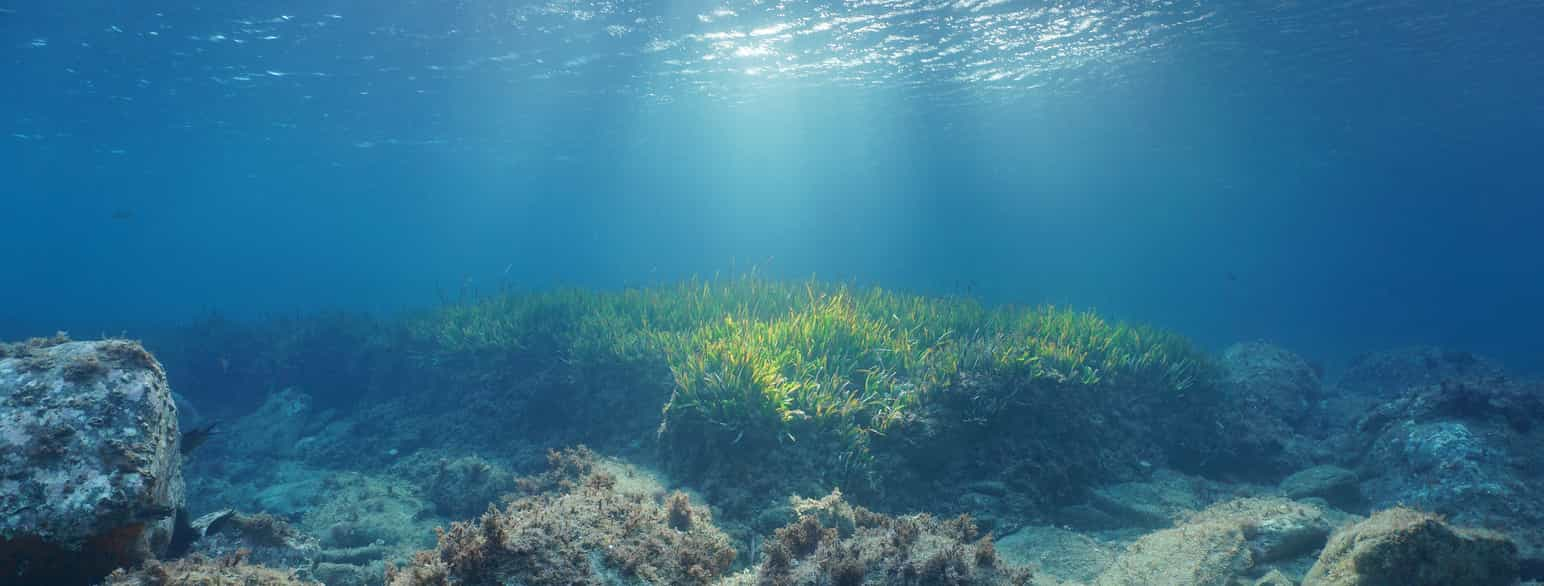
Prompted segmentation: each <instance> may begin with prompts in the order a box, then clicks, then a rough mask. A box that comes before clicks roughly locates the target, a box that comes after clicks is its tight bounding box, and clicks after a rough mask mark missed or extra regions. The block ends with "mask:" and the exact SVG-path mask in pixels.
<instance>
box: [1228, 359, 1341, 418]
mask: <svg viewBox="0 0 1544 586" xmlns="http://www.w3.org/2000/svg"><path fill="white" fill-rule="evenodd" d="M1222 363H1223V367H1224V369H1225V371H1226V377H1225V379H1224V380H1225V381H1226V384H1227V388H1228V392H1229V393H1230V394H1231V395H1232V399H1233V400H1235V401H1239V402H1241V403H1243V404H1244V405H1247V406H1248V407H1249V408H1251V409H1253V410H1256V411H1259V412H1261V413H1265V414H1270V415H1274V416H1276V417H1279V418H1281V419H1282V420H1283V421H1286V422H1288V423H1297V422H1301V421H1302V420H1303V419H1305V418H1307V417H1308V415H1309V411H1310V409H1312V408H1313V405H1314V403H1315V402H1317V401H1318V400H1319V399H1320V397H1321V395H1322V394H1323V389H1321V388H1320V382H1319V375H1318V373H1317V372H1315V370H1314V368H1313V367H1312V366H1310V365H1309V364H1308V362H1307V361H1305V360H1303V359H1302V357H1300V356H1298V355H1296V354H1293V353H1292V352H1289V351H1287V350H1285V349H1283V348H1279V347H1277V346H1273V345H1271V344H1267V343H1265V342H1245V343H1241V344H1234V345H1232V346H1230V347H1228V349H1227V350H1226V351H1224V352H1223V355H1222Z"/></svg>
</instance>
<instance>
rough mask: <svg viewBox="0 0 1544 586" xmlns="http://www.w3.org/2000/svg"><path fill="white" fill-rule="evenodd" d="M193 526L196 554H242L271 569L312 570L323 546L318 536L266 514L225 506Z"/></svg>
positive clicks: (220, 556)
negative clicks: (241, 510)
mask: <svg viewBox="0 0 1544 586" xmlns="http://www.w3.org/2000/svg"><path fill="white" fill-rule="evenodd" d="M190 529H191V530H190V531H189V533H191V534H192V535H191V537H192V538H196V541H194V542H193V543H192V545H191V551H192V553H193V554H194V555H200V556H203V557H205V558H208V559H231V558H233V557H237V556H240V557H241V558H242V559H244V560H245V561H247V562H250V563H253V564H258V565H262V566H266V567H270V568H277V569H295V570H300V569H309V568H310V567H311V566H312V565H313V564H314V563H315V562H316V558H317V555H318V553H319V551H320V549H321V548H320V546H319V545H318V544H317V539H316V538H315V537H313V536H311V535H307V534H305V533H302V532H300V531H299V530H298V529H296V528H294V527H292V526H291V525H290V524H289V522H287V521H285V520H283V519H280V518H278V517H275V516H273V515H269V514H266V513H256V514H245V513H240V512H237V511H235V510H233V509H224V510H220V511H215V512H213V513H209V514H207V515H204V516H202V517H199V518H198V519H195V520H194V521H193V522H192V523H191V527H190Z"/></svg>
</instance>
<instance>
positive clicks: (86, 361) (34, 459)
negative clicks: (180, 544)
mask: <svg viewBox="0 0 1544 586" xmlns="http://www.w3.org/2000/svg"><path fill="white" fill-rule="evenodd" d="M0 356H5V358H0V576H4V577H6V578H8V579H18V580H21V581H22V582H23V583H79V582H86V581H91V580H96V579H100V578H102V577H103V576H106V575H107V574H108V573H109V572H111V571H112V570H113V569H114V568H116V567H120V566H132V565H136V564H138V563H140V562H142V561H144V560H146V559H150V558H152V557H155V556H156V555H159V554H160V553H161V552H163V551H164V550H165V549H166V547H167V545H168V544H169V543H170V541H171V537H172V531H173V528H174V519H175V516H176V513H177V511H178V510H179V509H181V508H182V506H183V483H182V468H181V457H180V455H179V453H178V440H179V438H178V427H177V409H176V407H175V404H174V403H173V400H172V396H171V390H170V389H169V388H168V387H167V383H166V374H165V373H164V372H162V370H161V366H160V364H159V363H157V362H156V360H155V358H154V357H152V356H151V355H150V354H149V353H147V352H145V350H144V349H143V348H141V347H140V345H139V344H138V343H135V342H129V341H124V340H106V341H99V342H69V341H68V340H67V339H66V338H64V337H62V336H60V337H57V338H55V339H50V340H34V341H32V342H29V343H25V344H17V345H11V346H7V347H6V350H5V351H4V352H0Z"/></svg>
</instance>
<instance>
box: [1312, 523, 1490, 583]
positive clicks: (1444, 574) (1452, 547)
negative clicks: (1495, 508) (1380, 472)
mask: <svg viewBox="0 0 1544 586" xmlns="http://www.w3.org/2000/svg"><path fill="white" fill-rule="evenodd" d="M1517 578H1518V565H1517V546H1515V545H1513V544H1512V542H1511V541H1508V540H1507V539H1506V538H1505V537H1502V536H1501V535H1499V534H1496V533H1491V532H1488V531H1471V530H1465V529H1455V528H1453V527H1450V526H1448V525H1447V524H1446V523H1443V522H1442V521H1441V520H1440V519H1438V518H1437V517H1435V516H1433V515H1428V514H1426V513H1420V512H1417V511H1412V510H1410V509H1389V510H1387V511H1383V512H1381V513H1378V514H1376V515H1373V516H1372V517H1370V518H1368V519H1367V520H1366V521H1363V522H1361V523H1357V524H1356V525H1352V526H1350V527H1347V528H1346V529H1345V530H1342V531H1340V532H1338V533H1336V534H1335V536H1334V537H1333V538H1331V539H1330V542H1329V545H1327V546H1325V548H1324V552H1323V553H1321V554H1320V555H1319V561H1318V563H1316V564H1314V566H1313V569H1312V570H1309V572H1308V576H1307V577H1305V578H1304V580H1303V586H1358V585H1373V584H1401V585H1406V586H1482V585H1490V584H1494V585H1496V586H1503V585H1506V584H1515V583H1517Z"/></svg>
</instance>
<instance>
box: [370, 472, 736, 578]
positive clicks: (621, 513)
mask: <svg viewBox="0 0 1544 586" xmlns="http://www.w3.org/2000/svg"><path fill="white" fill-rule="evenodd" d="M647 476H648V475H646V474H644V473H642V472H641V471H637V470H635V469H633V468H630V467H626V466H620V465H617V464H616V463H614V462H610V461H605V460H603V459H601V458H599V457H598V456H596V455H594V454H593V453H591V452H589V451H588V450H585V449H583V448H579V449H575V450H569V451H565V452H561V453H554V454H553V457H552V460H551V469H550V471H549V472H548V473H546V474H544V475H541V476H539V477H536V478H530V479H524V482H522V486H521V488H522V490H525V491H529V493H530V494H528V495H526V496H524V497H521V498H516V499H514V500H511V501H510V502H509V504H508V505H507V506H506V507H505V508H504V509H503V510H489V511H488V512H487V513H485V514H483V515H482V517H480V518H479V519H477V520H475V521H471V522H466V523H455V524H453V525H451V527H450V528H449V529H448V530H444V531H441V532H440V535H439V545H438V547H437V548H436V549H434V550H432V551H424V552H420V553H418V554H417V555H416V556H414V559H413V560H412V562H410V563H409V564H408V565H407V566H406V567H403V568H391V569H390V570H389V571H388V572H387V573H386V582H387V584H389V585H390V586H419V585H423V586H429V585H441V584H523V585H526V586H543V585H551V586H559V585H561V586H570V585H586V586H590V585H594V586H599V585H610V584H638V583H645V584H681V585H693V584H696V585H706V584H709V583H711V582H712V581H713V580H715V579H717V578H718V577H720V576H722V575H723V574H724V573H725V572H727V571H728V570H729V567H730V565H731V564H732V563H733V562H734V558H735V550H734V548H733V547H731V546H730V544H729V537H728V536H727V535H725V534H724V532H723V531H721V530H720V529H719V528H718V527H717V526H715V525H714V524H713V518H712V513H710V512H709V511H708V509H707V508H706V507H701V506H697V505H692V504H690V502H689V500H688V499H687V497H686V496H685V495H684V494H680V493H676V495H675V496H671V497H669V498H661V497H662V496H663V494H664V491H663V490H662V489H661V488H659V486H658V485H657V484H653V483H650V482H646V481H644V479H646V478H647Z"/></svg>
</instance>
